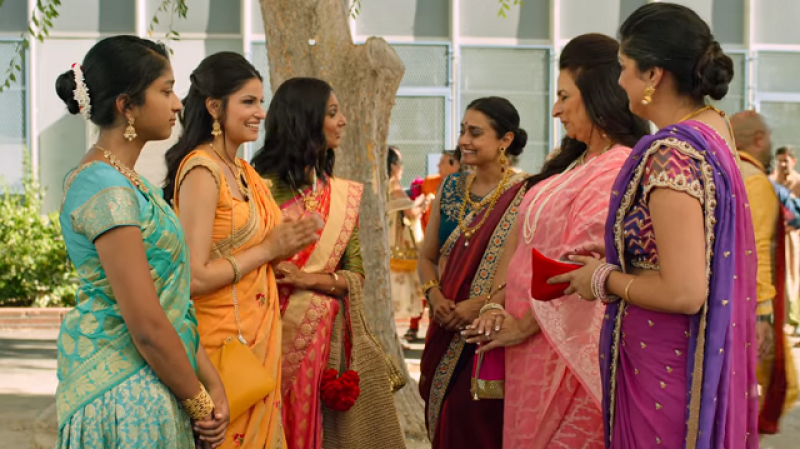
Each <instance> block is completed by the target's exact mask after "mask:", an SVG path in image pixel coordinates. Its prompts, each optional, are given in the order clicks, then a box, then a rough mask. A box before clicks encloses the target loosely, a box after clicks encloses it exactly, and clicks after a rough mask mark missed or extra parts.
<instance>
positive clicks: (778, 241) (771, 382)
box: [731, 111, 797, 434]
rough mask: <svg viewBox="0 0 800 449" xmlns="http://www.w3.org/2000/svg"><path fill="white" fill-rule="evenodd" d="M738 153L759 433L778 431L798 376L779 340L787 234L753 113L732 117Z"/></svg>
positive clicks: (759, 121) (768, 149) (765, 136)
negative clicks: (747, 229)
mask: <svg viewBox="0 0 800 449" xmlns="http://www.w3.org/2000/svg"><path fill="white" fill-rule="evenodd" d="M731 126H732V127H733V133H734V141H735V142H736V149H737V150H738V152H739V156H740V157H741V164H740V168H741V170H742V178H744V186H745V189H746V190H747V197H748V199H749V200H750V215H751V217H752V220H753V231H754V232H755V236H756V253H757V256H758V257H757V260H758V273H757V275H756V283H757V287H756V302H757V305H756V341H757V343H758V367H757V368H756V377H757V378H758V384H759V386H760V387H761V389H760V391H761V394H760V395H759V396H760V408H761V410H760V413H759V420H758V430H759V432H761V433H767V434H774V433H777V432H778V424H779V421H780V417H781V414H782V412H783V410H784V409H786V410H788V409H789V408H791V407H792V405H794V402H795V400H796V399H797V375H796V373H795V366H794V359H793V358H792V351H791V348H790V346H789V342H788V341H787V340H786V338H785V336H784V335H783V322H784V315H785V313H784V312H785V305H786V301H785V295H784V289H785V287H786V279H785V277H786V269H785V266H784V265H785V261H786V254H785V245H784V243H785V242H786V237H785V236H786V231H785V228H786V227H785V221H784V217H783V210H782V208H781V204H780V202H779V201H778V196H777V195H776V193H775V188H774V187H773V186H772V183H771V182H770V180H769V177H768V176H767V174H768V171H767V167H769V165H770V162H771V161H772V141H771V136H770V130H769V127H767V124H766V123H765V122H764V118H763V117H762V116H761V115H759V114H758V113H757V112H755V111H743V112H739V113H737V114H735V115H734V116H733V117H731Z"/></svg>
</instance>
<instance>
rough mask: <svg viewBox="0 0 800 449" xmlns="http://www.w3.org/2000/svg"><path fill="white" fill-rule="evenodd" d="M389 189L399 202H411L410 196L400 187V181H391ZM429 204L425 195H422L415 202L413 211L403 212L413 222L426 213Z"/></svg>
mask: <svg viewBox="0 0 800 449" xmlns="http://www.w3.org/2000/svg"><path fill="white" fill-rule="evenodd" d="M389 184H390V185H389V187H390V189H391V190H390V192H391V196H392V198H394V199H397V200H410V199H411V198H409V196H408V195H406V191H405V190H403V187H402V186H401V185H400V181H397V180H390V181H389ZM427 205H428V203H427V201H426V199H425V196H424V195H420V196H419V197H417V199H416V200H414V207H412V208H411V209H406V210H404V211H403V214H404V215H405V216H406V217H408V218H409V219H411V220H413V219H415V218H419V217H420V216H422V214H423V213H424V212H425V208H426V207H427Z"/></svg>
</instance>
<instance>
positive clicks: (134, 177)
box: [94, 144, 150, 193]
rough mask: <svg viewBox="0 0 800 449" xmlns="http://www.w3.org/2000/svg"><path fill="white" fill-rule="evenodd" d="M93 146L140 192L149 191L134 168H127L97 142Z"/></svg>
mask: <svg viewBox="0 0 800 449" xmlns="http://www.w3.org/2000/svg"><path fill="white" fill-rule="evenodd" d="M94 148H97V149H98V150H100V151H102V152H103V157H105V158H106V159H108V162H109V163H110V164H111V166H112V167H114V168H116V169H117V171H118V172H120V173H122V175H123V176H125V177H126V178H128V179H129V180H130V181H131V182H132V183H133V185H135V186H136V188H137V189H139V190H140V191H141V192H142V193H149V192H150V189H148V188H147V186H146V185H144V182H142V178H140V177H139V174H138V173H136V171H135V170H132V169H130V168H128V166H126V165H125V164H123V163H122V162H120V160H119V159H117V157H116V156H114V155H113V154H111V152H110V151H108V150H106V149H105V148H103V147H101V146H99V145H97V144H95V145H94Z"/></svg>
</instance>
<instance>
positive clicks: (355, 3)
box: [349, 0, 361, 19]
mask: <svg viewBox="0 0 800 449" xmlns="http://www.w3.org/2000/svg"><path fill="white" fill-rule="evenodd" d="M349 13H350V17H352V18H353V19H355V18H356V17H358V15H359V14H361V0H351V1H350V11H349Z"/></svg>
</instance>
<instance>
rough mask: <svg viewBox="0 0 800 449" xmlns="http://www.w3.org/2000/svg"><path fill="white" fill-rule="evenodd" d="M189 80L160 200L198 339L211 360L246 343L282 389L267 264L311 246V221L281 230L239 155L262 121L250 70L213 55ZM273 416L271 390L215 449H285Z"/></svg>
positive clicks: (275, 397)
mask: <svg viewBox="0 0 800 449" xmlns="http://www.w3.org/2000/svg"><path fill="white" fill-rule="evenodd" d="M191 79H192V86H191V88H190V90H189V94H188V96H187V98H186V99H185V100H184V105H185V109H184V112H183V116H182V119H183V125H184V133H183V135H182V136H181V139H180V140H179V141H178V143H177V144H176V145H175V146H173V147H172V148H171V149H170V150H169V151H168V152H167V165H168V168H169V172H168V177H167V188H166V195H165V196H167V198H168V200H172V202H173V205H174V207H175V210H176V212H177V213H178V215H179V217H180V220H181V223H182V225H183V227H184V229H185V230H186V234H187V240H188V243H189V248H190V255H191V258H190V260H191V270H192V278H191V292H192V300H193V301H194V304H195V309H196V310H197V320H198V328H199V333H200V341H201V342H202V343H203V345H204V346H205V348H206V350H207V351H208V353H209V355H212V354H214V353H215V352H217V351H218V350H219V349H220V348H221V347H222V346H223V345H224V344H225V343H226V342H227V341H228V340H230V339H232V338H233V339H236V338H240V339H241V338H243V339H244V341H245V342H246V344H247V346H248V347H249V348H250V350H251V351H252V353H253V354H254V355H255V356H256V359H257V360H258V361H260V362H261V363H262V364H263V366H264V367H265V368H266V370H267V371H269V372H270V373H272V376H273V378H274V380H275V381H276V382H277V383H280V346H281V334H280V329H281V325H280V312H279V308H278V289H277V286H276V284H275V276H274V273H273V270H272V265H271V264H270V262H272V261H279V260H282V259H283V258H285V257H288V256H290V255H291V254H293V253H294V252H295V251H297V250H299V249H300V248H302V247H304V246H306V245H307V244H308V243H310V242H311V241H314V240H316V235H315V232H316V224H315V223H314V221H313V220H304V221H302V222H300V221H298V222H295V223H289V224H280V223H281V214H280V210H279V209H278V206H277V205H276V204H275V201H274V200H273V199H272V196H271V195H270V192H269V190H268V189H267V188H266V187H265V186H264V184H263V183H262V182H261V179H260V178H259V176H258V174H257V173H256V171H255V170H254V169H253V168H252V167H251V166H250V165H249V164H247V162H244V161H242V160H241V159H237V158H236V150H237V149H238V148H239V146H240V145H241V144H242V143H244V142H246V141H252V140H255V139H256V138H257V137H258V126H248V125H250V124H251V123H253V124H258V123H260V122H261V121H262V120H263V119H264V110H263V109H262V108H261V106H260V104H259V101H260V98H261V96H262V87H261V77H260V76H259V74H258V72H257V71H256V70H255V68H253V66H252V65H251V64H250V63H249V62H247V61H246V60H245V59H244V58H243V57H242V56H240V55H238V54H235V53H217V54H214V55H212V56H209V57H208V58H206V59H205V60H204V61H203V62H202V63H201V64H200V65H199V66H198V67H197V69H196V70H195V71H194V72H193V73H192V76H191ZM187 153H188V154H187ZM212 359H213V357H212ZM280 411H281V395H280V393H279V391H278V390H277V389H275V390H273V391H272V392H271V393H269V394H268V395H267V396H266V397H264V398H263V399H261V400H258V401H257V402H255V403H254V404H253V405H252V406H251V407H250V408H249V410H246V411H245V412H244V413H242V414H241V415H239V416H237V417H233V419H231V424H230V427H229V430H228V433H227V435H226V438H225V440H224V442H223V444H222V446H221V447H223V448H233V447H248V448H264V447H267V448H281V447H286V446H285V439H284V435H283V428H282V424H281V416H280Z"/></svg>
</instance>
